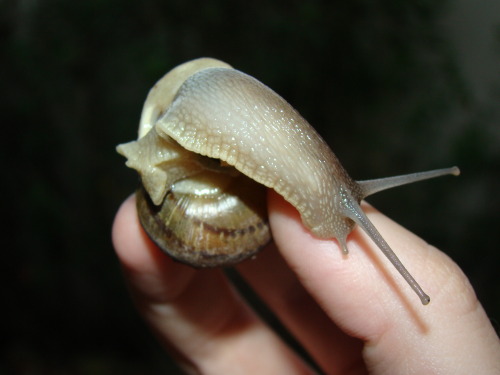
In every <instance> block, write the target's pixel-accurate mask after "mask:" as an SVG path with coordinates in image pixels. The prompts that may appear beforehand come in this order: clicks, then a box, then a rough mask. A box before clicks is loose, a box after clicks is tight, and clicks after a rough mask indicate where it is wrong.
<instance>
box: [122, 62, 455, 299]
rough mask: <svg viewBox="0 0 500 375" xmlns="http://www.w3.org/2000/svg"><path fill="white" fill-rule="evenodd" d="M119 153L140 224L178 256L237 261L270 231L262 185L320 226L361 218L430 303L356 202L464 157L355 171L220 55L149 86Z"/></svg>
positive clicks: (317, 229) (332, 227)
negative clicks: (368, 174)
mask: <svg viewBox="0 0 500 375" xmlns="http://www.w3.org/2000/svg"><path fill="white" fill-rule="evenodd" d="M117 151H118V152H119V153H120V154H121V155H123V156H125V157H126V158H127V162H126V165H127V166H128V167H130V168H133V169H135V170H137V172H138V173H139V175H140V178H141V182H142V185H141V187H140V188H139V189H138V191H137V209H138V215H139V218H140V222H141V224H142V226H143V227H144V229H145V231H146V232H147V233H148V235H149V236H150V237H151V239H152V240H153V241H154V242H155V243H156V244H157V245H158V246H159V247H160V248H161V249H162V250H164V251H165V252H166V253H167V254H169V255H170V256H171V257H173V258H174V259H176V260H178V261H181V262H183V263H187V264H189V265H192V266H194V267H215V266H225V265H232V264H234V263H237V262H239V261H241V260H243V259H246V258H248V257H252V256H253V255H254V254H255V253H256V252H257V251H258V250H260V249H261V248H262V247H263V246H264V245H265V244H267V243H268V242H269V241H270V239H271V232H270V229H269V224H268V220H267V216H266V203H265V192H266V188H271V189H274V190H275V191H276V192H277V193H278V194H280V195H282V196H283V197H284V198H285V199H286V200H287V201H288V202H289V203H291V204H292V205H293V206H294V207H295V208H296V209H297V211H298V212H299V213H300V216H301V220H302V222H303V224H304V225H305V226H306V227H307V228H308V229H309V230H310V231H311V233H312V234H313V235H315V236H316V237H319V238H323V239H333V238H335V239H337V241H338V242H339V244H340V247H341V248H342V251H343V252H344V253H346V254H347V252H348V249H347V236H348V234H349V233H350V232H351V231H352V230H353V228H354V226H355V225H356V224H357V225H359V226H360V227H361V228H362V229H363V230H364V231H365V232H366V233H367V234H368V235H369V237H370V238H371V239H372V240H373V241H374V242H375V243H376V245H377V246H378V247H379V248H380V249H381V250H382V252H383V253H384V254H385V256H386V257H387V258H388V259H389V260H390V262H391V263H392V264H393V265H394V266H395V267H396V269H397V270H398V271H399V273H400V274H401V275H402V276H403V278H404V279H405V280H406V282H407V283H408V284H409V285H410V287H411V288H412V289H413V290H414V291H415V293H416V294H417V295H418V296H419V298H420V300H421V302H422V303H423V304H424V305H425V304H427V303H429V301H430V298H429V297H428V295H427V294H425V293H424V291H423V290H422V288H421V287H420V286H419V284H418V283H417V282H416V281H415V279H414V278H413V277H412V276H411V275H410V273H409V272H408V271H407V269H406V268H405V267H404V265H403V264H402V263H401V262H400V260H399V259H398V257H397V256H396V254H395V253H394V252H393V251H392V249H391V248H390V247H389V245H388V244H387V242H386V241H385V240H384V239H383V238H382V236H381V235H380V233H379V232H378V231H377V229H376V228H375V226H374V225H373V224H372V223H371V222H370V220H369V219H368V217H367V216H366V214H365V213H364V212H363V210H362V209H361V207H360V201H361V200H362V199H364V198H365V197H367V196H369V195H371V194H374V193H376V192H379V191H381V190H385V189H388V188H391V187H395V186H399V185H404V184H408V183H412V182H416V181H420V180H424V179H429V178H433V177H437V176H442V175H446V174H452V175H458V174H459V173H460V172H459V169H458V168H457V167H452V168H445V169H437V170H433V171H427V172H419V173H413V174H408V175H402V176H395V177H388V178H382V179H375V180H366V181H354V180H352V179H351V178H350V177H349V175H348V174H347V172H346V171H345V170H344V168H343V167H342V165H341V164H340V162H339V160H338V159H337V158H336V156H335V155H334V154H333V152H332V151H331V149H330V148H329V147H328V145H327V144H326V142H325V141H324V140H323V139H322V138H321V137H320V135H319V134H318V133H317V132H316V131H315V130H314V128H313V127H312V126H311V125H309V123H308V122H307V121H306V120H305V119H304V118H303V117H302V116H301V115H300V114H299V113H298V112H297V111H296V110H295V109H294V108H293V107H292V106H291V105H290V104H288V103H287V102H286V101H285V100H284V99H283V98H281V97H280V96H279V95H278V94H276V93H275V92H274V91H273V90H271V89H270V88H269V87H267V86H265V85H264V84H262V83H261V82H259V81H258V80H257V79H255V78H253V77H251V76H249V75H247V74H245V73H243V72H240V71H238V70H236V69H233V68H232V67H231V66H230V65H228V64H226V63H224V62H222V61H219V60H215V59H210V58H202V59H197V60H192V61H189V62H187V63H184V64H182V65H179V66H178V67H176V68H174V69H173V70H171V71H170V72H169V73H167V74H166V75H165V76H164V77H163V78H161V79H160V80H159V81H158V82H157V83H156V84H155V85H154V87H153V88H152V89H151V90H150V92H149V94H148V97H147V99H146V101H145V104H144V107H143V111H142V114H141V119H140V126H139V138H138V140H136V141H132V142H129V143H125V144H121V145H119V146H118V147H117Z"/></svg>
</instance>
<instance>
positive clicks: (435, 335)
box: [113, 191, 500, 375]
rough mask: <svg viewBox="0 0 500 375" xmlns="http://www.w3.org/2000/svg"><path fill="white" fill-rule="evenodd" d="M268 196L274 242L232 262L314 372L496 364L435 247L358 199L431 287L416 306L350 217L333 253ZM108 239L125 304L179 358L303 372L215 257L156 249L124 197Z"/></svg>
mask: <svg viewBox="0 0 500 375" xmlns="http://www.w3.org/2000/svg"><path fill="white" fill-rule="evenodd" d="M268 198H269V212H270V223H271V227H272V231H273V237H274V243H275V244H271V245H269V246H268V247H267V248H266V249H264V250H262V251H261V252H260V253H259V254H258V256H257V258H256V259H254V260H247V261H245V262H243V263H241V264H239V265H237V266H236V268H237V270H238V271H239V272H240V273H241V275H242V276H243V277H244V278H245V280H246V281H247V282H248V284H249V285H250V286H251V287H252V288H253V289H254V290H255V291H256V292H257V293H258V294H259V295H260V297H261V298H262V300H263V301H264V302H265V303H266V304H267V305H268V306H269V308H270V309H271V310H272V311H274V313H275V314H276V316H277V317H278V318H279V319H280V320H281V322H282V323H283V324H284V325H285V327H287V328H288V329H289V331H290V333H291V334H292V335H294V336H295V337H296V338H297V340H298V341H299V342H300V343H301V344H302V346H303V347H304V348H305V350H307V352H308V353H309V354H310V356H311V357H312V358H313V360H314V361H315V362H316V363H317V364H318V366H319V367H320V368H321V369H322V370H323V371H324V372H325V373H328V374H366V373H370V374H468V375H469V374H500V342H499V339H498V337H497V335H496V333H495V331H494V329H493V328H492V326H491V324H490V322H489V320H488V318H487V317H486V314H485V312H484V310H483V308H482V307H481V305H480V303H479V302H478V300H477V299H476V296H475V294H474V291H473V289H472V287H471V286H470V284H469V282H468V280H467V278H466V277H465V275H464V274H463V273H462V271H461V270H460V269H459V268H458V266H457V265H456V264H455V263H454V262H453V261H452V260H451V259H450V258H448V257H447V256H446V255H445V254H443V253H442V252H440V251H439V250H437V249H435V248H434V247H432V246H429V245H428V244H426V243H425V242H424V241H422V240H421V239H420V238H418V237H416V236H415V235H414V234H412V233H410V232H408V231H407V230H405V229H404V228H402V227H400V226H399V225H398V224H396V223H394V222H393V221H391V220H390V219H388V218H387V217H385V216H383V215H382V214H380V213H379V212H377V211H376V210H375V209H373V208H372V207H370V206H369V205H367V204H363V208H364V210H365V212H367V214H368V216H369V218H370V220H372V222H373V223H374V224H375V226H376V227H377V228H378V229H379V231H380V232H381V233H382V235H383V236H384V238H385V239H386V240H387V242H388V243H389V244H390V245H391V247H392V248H393V249H394V250H395V251H396V252H397V254H398V256H399V257H400V259H401V260H402V262H403V263H404V264H405V265H406V266H407V268H408V269H409V270H410V272H412V274H413V275H414V276H415V278H416V279H417V280H418V281H419V282H420V285H421V286H422V287H423V288H424V290H425V291H426V292H427V293H428V294H429V295H430V296H431V303H430V304H429V305H428V306H422V305H421V304H420V301H419V300H418V299H417V298H416V297H415V295H414V293H413V291H412V290H411V289H410V288H408V285H407V284H406V283H405V282H404V281H403V280H402V279H401V277H400V276H399V274H397V273H396V272H395V271H394V270H393V268H392V266H391V265H390V264H389V263H388V262H386V260H385V258H384V257H383V255H382V254H381V253H380V252H379V250H378V248H377V247H376V246H375V245H374V244H373V242H371V240H370V239H369V238H368V237H367V236H366V235H365V234H364V233H363V232H362V231H361V230H360V229H359V228H356V229H355V230H354V231H353V232H352V233H351V235H350V236H349V242H348V244H349V249H350V254H349V256H348V257H345V256H344V255H342V251H341V250H340V249H339V247H338V245H337V242H336V241H333V240H320V239H317V238H315V237H313V236H312V235H311V234H310V233H309V232H308V231H307V229H305V228H304V227H303V226H302V223H301V221H300V218H299V216H298V213H297V212H296V211H295V209H294V208H293V207H292V206H290V205H289V204H288V203H287V202H285V201H284V200H283V199H282V198H281V197H280V196H279V195H277V194H276V193H274V192H273V191H270V193H269V197H268ZM113 243H114V246H115V249H116V252H117V254H118V257H119V259H120V261H121V262H122V265H123V269H124V273H125V276H126V278H127V281H128V283H129V285H130V290H131V293H132V295H133V298H134V301H135V303H136V305H137V308H138V309H139V311H140V312H141V314H142V316H143V317H144V319H145V320H146V321H147V322H148V323H149V325H150V326H151V327H152V329H153V330H154V331H155V332H156V334H157V336H158V337H159V338H160V340H161V341H162V342H163V344H164V345H165V347H166V348H167V349H168V350H169V351H170V353H174V355H175V356H176V357H177V358H178V360H179V361H180V362H181V364H183V365H184V367H185V368H186V369H190V370H194V369H196V371H199V372H200V373H203V374H308V373H313V371H312V370H311V369H310V368H309V367H308V365H307V364H306V363H304V362H303V361H302V360H301V359H300V358H299V357H298V356H297V355H296V354H295V353H294V352H293V351H292V350H291V349H289V348H288V347H287V346H286V344H285V343H284V342H283V341H282V340H281V339H280V338H279V337H278V336H277V335H276V334H275V333H274V332H273V331H272V330H271V329H270V328H269V327H268V326H266V324H265V323H263V322H262V321H261V319H260V318H259V317H258V316H257V315H256V314H255V313H254V312H253V311H252V310H251V308H250V307H249V306H248V305H247V304H246V302H245V301H244V300H243V299H242V298H241V297H240V296H239V295H238V293H237V292H236V291H235V289H234V288H233V287H232V286H231V284H230V282H229V280H228V279H227V278H226V277H225V275H224V273H223V272H222V271H221V270H220V269H206V270H195V269H193V268H191V267H188V266H185V265H182V264H180V263H177V262H175V261H173V260H172V259H171V258H169V257H168V256H166V255H164V254H163V253H162V252H161V251H160V250H159V249H158V248H157V247H156V245H154V244H153V243H152V242H151V241H150V240H149V238H148V237H147V235H146V234H145V232H144V231H143V230H142V228H141V226H140V224H139V222H138V219H137V213H136V210H135V199H134V198H133V197H131V198H129V199H128V200H127V201H125V203H124V204H123V205H122V207H121V208H120V210H119V212H118V214H117V216H116V219H115V223H114V226H113ZM278 249H279V250H278Z"/></svg>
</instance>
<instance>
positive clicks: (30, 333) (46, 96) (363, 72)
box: [0, 0, 500, 374]
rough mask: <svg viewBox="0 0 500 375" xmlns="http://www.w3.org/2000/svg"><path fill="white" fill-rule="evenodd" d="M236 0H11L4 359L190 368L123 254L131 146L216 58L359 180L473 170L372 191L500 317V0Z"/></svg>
mask: <svg viewBox="0 0 500 375" xmlns="http://www.w3.org/2000/svg"><path fill="white" fill-rule="evenodd" d="M240 4H241V5H238V4H237V2H230V1H223V0H208V1H207V0H205V1H186V0H174V1H160V0H143V1H130V0H120V1H118V0H87V1H73V0H66V1H64V0H13V1H12V0H11V1H9V0H4V1H0V36H1V39H0V40H1V42H0V43H1V48H0V61H1V69H0V76H1V90H2V92H1V101H0V103H1V104H0V106H1V107H0V110H1V113H2V116H3V120H2V128H3V129H4V130H5V131H6V133H5V134H4V136H5V139H4V141H3V142H2V147H1V149H0V150H1V151H0V152H1V155H2V159H1V160H2V163H3V164H2V165H3V166H4V167H3V173H2V175H3V177H2V181H3V183H2V193H3V197H4V198H3V199H2V212H3V213H4V215H6V218H4V219H5V220H4V223H6V224H3V228H4V238H5V239H4V240H3V246H2V248H3V249H4V250H3V258H2V259H3V260H2V262H1V264H2V269H3V272H2V277H3V278H4V280H3V281H2V296H3V298H2V300H3V301H4V302H3V304H2V308H1V310H2V326H1V327H0V329H1V335H0V340H1V342H2V346H3V347H2V348H1V354H0V355H1V356H2V357H3V358H2V359H1V360H0V373H2V374H3V373H5V374H117V373H120V374H160V373H174V374H175V373H178V372H177V370H176V369H175V367H174V366H173V365H172V364H171V361H170V360H169V358H168V357H167V356H166V355H164V354H163V352H162V350H161V348H160V347H159V345H158V344H157V343H156V341H155V340H154V338H153V337H152V335H151V334H150V332H149V331H148V330H147V328H146V326H145V325H144V324H143V323H142V321H141V320H140V319H139V317H138V316H137V315H136V312H135V311H134V309H133V307H132V304H131V302H130V301H129V298H128V295H127V292H126V289H125V287H124V284H123V282H122V277H121V273H120V269H119V266H118V264H117V260H116V258H115V256H114V253H113V250H112V246H111V241H110V227H111V223H112V220H113V216H114V214H115V212H116V210H117V208H118V206H119V204H120V202H122V201H123V200H124V199H125V197H126V196H127V195H129V194H130V193H131V192H132V191H133V190H134V189H135V187H136V184H137V177H136V175H135V173H134V172H133V171H132V170H129V169H127V168H126V167H125V166H124V159H123V158H122V157H120V156H119V155H118V154H116V152H115V145H117V144H118V143H121V142H125V141H129V140H132V139H133V138H135V136H136V130H137V125H138V120H139V115H140V111H141V107H142V103H143V101H144V99H145V96H146V94H147V91H148V90H149V88H150V87H151V86H152V85H153V84H154V82H155V81H156V80H157V79H158V78H160V76H162V75H163V74H164V73H165V72H166V71H167V70H169V69H171V68H172V67H174V66H175V65H177V64H179V63H182V62H184V61H186V60H189V59H192V58H196V57H201V56H211V57H216V58H219V59H222V60H224V61H226V62H228V63H230V64H232V65H233V66H234V67H236V68H238V69H240V70H243V71H245V72H247V73H249V74H251V75H253V76H255V77H256V78H258V79H259V80H261V81H263V82H264V83H266V84H267V85H269V86H270V87H272V88H273V89H275V90H276V91H277V92H278V93H280V94H281V95H282V96H284V97H285V98H286V99H287V100H288V101H289V102H290V103H291V104H292V105H293V106H295V107H296V108H297V109H298V110H299V111H300V112H301V113H302V114H303V115H304V116H305V117H306V118H307V119H308V120H309V121H310V123H311V124H312V125H313V126H314V127H316V128H317V129H318V131H319V132H320V133H321V134H322V135H323V136H324V137H325V139H326V140H327V142H328V143H329V144H330V145H331V147H332V148H333V149H334V151H335V153H336V154H337V156H338V157H339V158H340V159H341V160H342V162H343V164H344V165H345V167H346V168H347V170H348V171H349V172H350V173H351V175H352V176H353V177H354V178H356V179H368V178H375V177H382V176H388V175H395V174H400V173H406V172H412V171H418V170H426V169H433V168H440V167H447V166H451V165H458V166H460V168H461V170H462V175H461V176H460V177H459V178H452V177H447V178H442V179H439V180H434V181H432V182H431V181H429V182H424V183H420V184H418V185H412V186H408V187H405V188H400V189H396V190H391V191H390V192H386V193H381V194H380V195H378V196H374V197H373V198H370V199H369V201H370V202H372V203H373V204H375V205H376V206H377V207H378V208H379V209H380V210H382V211H383V212H385V213H386V214H388V215H389V216H391V217H393V218H394V219H395V220H397V221H399V222H401V223H402V224H403V225H405V226H407V227H408V228H409V229H411V230H412V231H414V232H416V233H417V234H419V235H420V236H422V237H423V238H425V239H426V240H428V241H429V242H431V243H432V244H435V245H436V246H438V247H440V248H441V249H443V251H445V252H446V253H447V254H449V255H450V256H451V257H452V258H453V259H454V260H455V261H456V262H457V263H458V264H459V265H460V266H461V267H462V268H463V269H464V271H465V272H466V274H467V275H468V276H469V278H470V280H471V282H472V284H473V285H474V287H475V289H476V291H477V294H478V296H479V298H480V300H481V301H482V303H483V305H484V307H485V308H486V310H487V312H488V314H489V316H490V317H491V319H493V320H495V321H498V319H499V318H500V280H499V276H498V270H499V264H500V261H499V252H498V250H499V246H498V243H499V241H500V235H499V231H500V230H499V229H500V226H499V224H500V223H499V220H498V217H499V214H498V211H499V209H500V195H499V192H500V181H499V167H500V147H499V142H500V109H499V108H500V107H499V105H498V103H499V100H500V74H499V73H500V69H499V66H500V64H499V63H500V59H499V56H500V28H499V26H500V4H499V3H498V2H495V1H494V0H478V1H475V2H468V1H465V0H447V1H426V0H405V1H395V0H379V1H369V0H352V1H319V0H301V1H289V2H286V3H285V2H269V1H253V2H241V3H240ZM396 251H397V249H396ZM430 308H432V307H430Z"/></svg>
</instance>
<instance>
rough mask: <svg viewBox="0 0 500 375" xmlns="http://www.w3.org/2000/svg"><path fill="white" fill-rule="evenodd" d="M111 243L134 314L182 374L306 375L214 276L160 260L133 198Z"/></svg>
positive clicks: (118, 218)
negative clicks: (171, 351)
mask: <svg viewBox="0 0 500 375" xmlns="http://www.w3.org/2000/svg"><path fill="white" fill-rule="evenodd" d="M113 243H114V246H115V249H116V252H117V255H118V257H119V259H120V261H121V262H122V264H123V268H124V273H125V276H126V278H127V279H128V283H129V286H130V289H131V292H132V294H133V296H134V300H135V302H136V304H137V307H138V309H139V311H140V312H141V313H142V315H143V316H144V317H145V319H146V321H147V322H148V323H149V324H150V325H151V327H152V328H153V330H154V331H155V332H156V333H157V335H158V336H159V337H160V339H161V340H162V341H163V342H164V344H165V345H166V347H167V348H172V347H174V348H175V351H176V352H177V353H178V354H179V356H180V357H181V358H183V359H184V362H185V363H184V366H185V367H186V366H187V367H189V368H191V369H192V368H193V367H194V368H195V369H196V370H197V371H200V372H203V373H204V374H212V373H214V374H225V373H241V374H247V373H249V374H250V373H251V374H255V373H260V374H268V373H269V374H278V373H287V374H306V373H309V369H308V368H307V366H306V365H304V363H303V362H302V361H301V360H300V359H298V358H297V357H296V356H295V354H293V353H292V351H291V350H290V349H289V348H288V347H286V345H284V344H283V343H282V341H281V340H280V339H279V338H278V337H277V336H276V335H275V334H274V333H273V332H272V331H271V330H269V329H268V327H266V326H265V325H264V324H263V323H262V322H261V321H260V320H259V319H258V318H257V317H256V316H255V315H254V314H253V312H252V311H251V310H250V309H249V308H248V307H247V306H246V305H245V303H244V302H243V301H242V300H241V298H239V296H238V295H237V294H236V293H235V292H234V290H233V289H232V288H231V287H230V285H229V284H228V282H227V281H226V279H225V277H224V276H223V274H222V272H221V271H220V270H201V271H195V270H193V269H192V268H190V267H187V266H184V265H181V264H179V263H176V262H174V261H172V260H171V259H170V258H168V257H167V256H165V255H164V254H162V253H161V252H160V251H159V249H158V248H157V247H156V246H155V245H154V244H153V243H152V242H151V241H150V240H149V239H148V238H147V236H146V235H145V233H144V231H143V230H142V228H141V226H140V224H139V222H138V219H137V213H136V210H135V199H134V198H130V199H128V200H127V201H126V202H125V203H124V204H123V205H122V207H121V208H120V210H119V212H118V214H117V216H116V219H115V222H114V225H113ZM262 348H266V350H262ZM187 362H189V364H187Z"/></svg>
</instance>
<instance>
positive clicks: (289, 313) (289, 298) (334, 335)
mask: <svg viewBox="0 0 500 375" xmlns="http://www.w3.org/2000/svg"><path fill="white" fill-rule="evenodd" d="M238 271H239V272H240V274H241V275H242V276H243V277H244V278H245V279H246V281H247V282H248V284H249V285H250V286H251V287H252V288H253V289H254V290H255V291H256V292H257V293H258V294H259V296H260V297H261V298H262V300H263V301H264V302H265V303H266V304H267V305H268V306H269V307H270V309H271V310H272V311H273V312H274V313H275V314H276V316H277V317H278V318H279V319H280V321H281V322H282V323H283V325H284V326H285V327H286V328H287V329H288V330H289V331H290V333H291V334H292V335H293V336H294V337H295V338H296V339H297V340H298V341H299V342H300V343H301V345H302V346H303V348H304V349H305V350H306V351H307V352H308V354H309V355H310V356H311V358H312V359H313V360H314V361H315V363H316V364H317V365H318V366H319V367H320V368H323V369H330V370H331V369H335V372H331V371H330V372H329V373H338V374H347V373H349V374H354V373H364V372H365V371H366V369H365V368H364V363H363V361H362V357H361V350H362V347H363V343H362V341H361V340H359V339H355V338H353V337H351V336H348V335H346V334H345V333H344V332H343V331H341V330H340V329H339V328H338V327H337V326H336V325H335V324H334V323H333V322H332V321H331V319H330V318H329V317H328V316H327V315H326V314H325V312H324V311H323V310H322V309H321V307H319V305H318V304H317V302H316V301H315V300H314V299H313V298H312V297H311V295H310V294H309V293H308V292H307V291H306V290H305V289H304V287H303V286H302V284H301V283H300V281H299V280H298V279H297V276H296V275H295V274H294V273H293V272H292V271H291V270H290V268H289V267H288V266H287V264H286V263H285V262H284V260H283V258H282V257H281V256H280V254H279V253H278V252H277V250H276V248H275V246H274V245H273V246H270V247H269V248H267V249H265V250H264V251H261V252H260V253H259V254H258V255H257V257H256V259H254V260H249V261H246V262H243V263H241V264H240V265H239V266H238Z"/></svg>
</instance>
